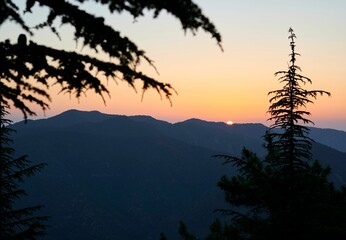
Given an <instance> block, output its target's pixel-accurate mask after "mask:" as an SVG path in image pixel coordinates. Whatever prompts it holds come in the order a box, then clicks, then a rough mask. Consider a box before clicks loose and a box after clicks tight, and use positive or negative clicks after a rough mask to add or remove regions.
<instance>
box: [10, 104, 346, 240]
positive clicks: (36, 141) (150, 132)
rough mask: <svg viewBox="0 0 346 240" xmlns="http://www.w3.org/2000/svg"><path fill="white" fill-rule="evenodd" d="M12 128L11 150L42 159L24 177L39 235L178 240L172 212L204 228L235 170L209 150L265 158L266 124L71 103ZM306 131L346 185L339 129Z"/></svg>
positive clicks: (199, 232)
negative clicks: (43, 219) (127, 112)
mask: <svg viewBox="0 0 346 240" xmlns="http://www.w3.org/2000/svg"><path fill="white" fill-rule="evenodd" d="M13 127H14V128H15V129H16V130H17V134H15V135H14V138H15V139H14V140H15V142H14V143H15V148H16V153H17V154H18V155H20V154H28V155H29V158H30V159H31V160H33V161H37V162H46V163H48V166H47V168H46V169H44V171H42V172H41V173H39V174H38V176H36V177H34V178H33V179H32V180H30V182H28V183H27V185H28V188H29V189H30V192H29V194H30V196H34V197H33V198H31V199H30V201H33V202H34V203H35V204H37V202H40V203H43V204H45V205H46V210H45V211H46V214H48V215H50V216H51V221H50V224H51V225H52V227H51V228H50V230H49V235H48V236H47V238H46V239H53V240H57V239H66V240H69V239H71V240H72V239H85V240H89V239H90V240H91V239H101V240H102V239H129V240H132V239H133V240H134V239H138V238H140V239H143V240H150V239H158V238H159V234H160V232H165V233H166V235H167V237H168V239H177V238H178V237H177V223H178V221H179V220H184V221H186V222H187V224H188V225H189V226H190V227H191V230H192V231H193V232H195V233H196V234H197V235H203V234H204V233H205V232H204V231H205V230H207V229H208V225H209V223H210V222H211V221H212V219H214V218H215V217H217V216H218V215H216V214H215V213H213V210H214V209H216V208H222V207H223V206H224V201H223V196H222V192H221V191H220V190H219V189H218V188H217V187H216V183H217V181H218V179H219V178H220V177H221V176H222V175H224V174H234V173H235V171H234V169H233V168H232V166H230V165H222V162H221V161H220V160H217V159H213V158H212V157H211V156H212V155H214V154H221V153H226V154H232V155H239V154H240V152H241V149H242V148H243V147H244V146H245V147H247V148H249V149H251V150H252V151H255V152H256V153H257V154H258V155H259V156H264V154H265V149H264V148H263V147H262V144H263V138H262V136H263V135H264V133H265V131H266V129H267V127H266V126H264V125H262V124H234V125H232V126H229V125H227V124H225V123H222V122H208V121H203V120H199V119H189V120H186V121H183V122H179V123H175V124H172V123H168V122H165V121H161V120H157V119H155V118H152V117H150V116H123V115H110V114H103V113H100V112H97V111H91V112H83V111H77V110H69V111H66V112H64V113H62V114H59V115H57V116H55V117H51V118H48V119H42V120H32V121H31V120H29V121H28V123H27V124H24V123H23V122H21V123H17V124H14V125H13ZM311 132H312V134H311V136H312V137H313V138H314V139H315V141H316V143H315V144H314V146H313V153H314V156H315V157H316V158H318V159H319V160H321V162H322V163H323V164H324V165H330V166H331V168H332V173H333V175H332V176H331V177H332V179H333V181H335V182H336V183H337V184H338V185H339V184H343V183H345V180H346V153H345V152H346V147H345V146H344V145H343V144H341V143H340V141H342V139H344V138H345V137H346V132H342V131H336V130H329V129H328V130H324V129H316V128H312V131H311ZM327 136H328V137H327ZM331 138H332V139H331ZM334 138H336V139H337V141H334V140H333V139H334ZM322 142H328V144H330V145H329V146H326V145H323V144H321V143H322ZM333 147H334V148H333ZM344 147H345V148H344ZM336 148H340V149H343V150H342V151H338V150H336ZM28 201H29V200H28ZM218 217H220V216H218Z"/></svg>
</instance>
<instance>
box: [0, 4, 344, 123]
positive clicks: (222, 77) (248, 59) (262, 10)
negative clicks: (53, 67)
mask: <svg viewBox="0 0 346 240" xmlns="http://www.w3.org/2000/svg"><path fill="white" fill-rule="evenodd" d="M195 2H196V3H197V4H198V5H199V6H200V7H201V8H202V9H203V12H204V14H205V15H206V16H208V17H209V18H210V19H211V21H212V22H213V23H214V24H215V25H216V27H217V28H218V30H219V31H220V32H221V34H222V37H223V48H224V50H225V51H224V52H222V51H221V50H220V48H219V47H218V46H217V44H216V42H215V40H213V39H211V38H210V35H208V34H207V33H204V32H202V31H199V32H198V33H197V35H196V36H193V35H192V34H191V33H190V32H187V33H184V32H183V31H182V28H181V25H180V23H179V21H178V20H177V19H175V18H174V17H172V16H171V15H168V14H166V12H162V13H161V14H160V16H159V17H158V19H153V18H152V13H151V12H148V14H147V16H146V17H142V18H139V19H137V21H135V22H134V21H133V18H132V17H130V16H129V15H127V14H122V15H120V16H119V15H116V16H107V17H106V22H107V23H109V24H111V25H112V26H114V28H115V29H117V30H121V31H122V33H123V34H124V35H126V36H128V37H129V38H130V39H131V40H133V41H134V42H135V43H136V44H137V45H138V46H139V47H140V48H141V49H143V50H145V51H146V53H147V55H148V56H149V57H150V58H151V59H153V60H154V61H155V66H156V67H157V69H158V71H159V75H157V73H156V72H155V70H154V69H152V68H150V67H149V66H147V65H145V64H143V65H142V69H143V71H145V72H146V73H147V74H148V75H150V76H152V77H154V78H157V79H158V80H161V81H163V82H169V83H171V84H172V85H173V86H174V88H175V89H176V90H177V92H178V95H174V96H173V97H172V102H173V106H170V103H169V102H168V101H167V100H165V99H162V100H161V99H160V96H159V95H158V94H157V93H156V92H155V91H153V90H150V91H147V92H146V93H145V95H144V99H143V101H141V97H142V94H141V90H140V88H138V92H137V93H136V92H135V91H134V90H133V89H131V88H130V87H129V86H128V85H127V84H126V83H125V82H121V81H118V83H117V84H116V83H114V82H111V81H110V82H109V84H108V86H109V89H110V90H111V98H110V99H107V98H106V105H104V103H103V101H102V99H101V98H100V97H99V96H96V95H94V94H93V93H91V92H89V93H87V97H86V98H85V97H82V98H81V99H79V100H77V99H75V98H73V97H71V98H70V97H69V96H68V95H63V94H58V91H59V88H58V87H52V88H51V90H50V91H51V96H52V98H53V102H52V103H51V105H50V108H51V110H49V111H47V112H46V113H45V114H44V113H43V112H42V111H41V110H39V109H37V108H34V109H37V114H38V118H44V117H50V116H53V115H56V114H58V113H60V112H63V111H65V110H67V109H71V108H74V109H80V110H98V111H101V112H104V113H111V114H124V115H151V116H153V117H155V118H158V119H162V120H167V121H170V122H177V121H183V120H186V119H188V118H200V119H204V120H208V121H223V122H226V121H228V120H232V121H233V122H236V123H244V122H260V123H264V124H267V125H268V123H267V122H266V119H267V118H268V117H269V116H268V114H266V111H267V109H268V107H269V102H268V100H269V97H268V96H267V93H268V92H269V91H271V90H275V89H278V88H280V84H279V83H278V81H277V78H276V77H275V76H274V73H275V72H276V71H279V70H287V65H288V61H289V57H288V54H289V53H290V48H289V40H288V34H289V33H288V29H289V28H290V27H292V28H293V29H294V31H295V34H296V35H297V40H296V44H297V51H298V52H299V53H300V54H301V57H300V58H298V62H297V64H298V65H299V66H300V67H301V68H302V70H303V72H302V74H303V75H304V76H306V77H309V78H311V79H312V81H313V85H307V86H306V88H307V89H311V90H312V89H323V90H326V91H330V92H331V93H332V97H327V96H325V97H321V98H319V99H318V100H316V101H315V104H314V105H309V106H308V110H309V111H310V112H311V113H312V115H311V120H313V121H314V122H315V123H316V126H317V127H324V128H336V129H342V130H346V93H345V92H346V1H345V0H328V1H327V0H303V1H301V0H290V1H288V0H241V1H239V0H238V1H235V0H195ZM86 8H87V9H88V10H90V9H93V12H95V13H96V14H98V15H105V14H107V12H106V11H105V9H101V8H95V7H93V6H86ZM40 15H42V14H40ZM38 18H39V17H37V16H33V15H31V16H29V15H28V20H30V21H33V22H35V21H37V19H38ZM19 32H20V30H19V29H17V28H14V27H13V25H11V24H6V25H4V26H1V28H0V33H1V34H0V36H1V39H5V38H12V39H16V36H18V33H19ZM61 32H62V37H63V39H62V40H61V41H60V40H58V39H57V38H56V37H55V36H54V35H53V34H52V33H50V32H48V31H43V32H40V33H38V34H37V35H35V36H34V37H33V39H35V40H37V41H39V42H40V43H42V44H46V45H49V46H55V47H57V48H65V49H68V50H77V51H80V52H82V53H87V52H86V51H87V50H85V49H82V48H81V46H79V45H78V44H77V45H76V43H75V42H73V41H72V35H71V31H70V28H69V27H62V28H61ZM12 118H13V119H14V120H20V119H21V118H22V115H21V114H20V113H19V112H18V111H12Z"/></svg>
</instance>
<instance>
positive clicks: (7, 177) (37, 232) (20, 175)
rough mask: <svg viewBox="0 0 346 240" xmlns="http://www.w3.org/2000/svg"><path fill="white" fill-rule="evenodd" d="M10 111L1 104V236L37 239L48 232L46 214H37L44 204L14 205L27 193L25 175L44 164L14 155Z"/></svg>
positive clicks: (5, 238) (24, 239) (2, 237)
mask: <svg viewBox="0 0 346 240" xmlns="http://www.w3.org/2000/svg"><path fill="white" fill-rule="evenodd" d="M6 115H7V111H6V109H5V106H4V105H2V104H1V105H0V123H1V130H0V141H1V144H0V239H1V240H10V239H13V240H14V239H16V240H26V239H28V240H29V239H30V240H31V239H36V238H37V237H38V236H42V235H44V234H45V228H46V225H45V221H46V220H47V217H45V216H36V215H35V214H36V212H37V211H38V210H40V209H41V208H42V206H41V205H37V206H29V207H23V208H17V207H16V206H15V204H16V203H17V201H18V200H20V199H21V198H22V197H23V196H25V195H26V192H25V190H24V189H22V188H21V186H20V184H22V183H23V181H24V179H25V178H26V177H29V176H32V175H34V174H35V173H36V172H38V171H40V170H41V169H42V168H43V167H44V165H45V164H35V165H32V164H31V162H30V161H29V160H28V159H27V156H21V157H18V158H14V157H13V154H14V149H13V148H11V147H10V144H11V142H12V140H11V133H13V131H14V130H13V129H11V128H10V127H9V124H11V121H10V120H8V119H6Z"/></svg>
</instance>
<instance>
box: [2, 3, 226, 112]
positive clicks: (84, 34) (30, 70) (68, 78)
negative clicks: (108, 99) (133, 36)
mask: <svg viewBox="0 0 346 240" xmlns="http://www.w3.org/2000/svg"><path fill="white" fill-rule="evenodd" d="M19 2H21V1H18V0H4V1H0V26H1V25H2V24H3V23H4V22H5V21H7V20H10V21H13V22H15V23H17V24H18V25H20V26H21V27H22V29H23V30H24V31H25V33H27V34H29V35H30V36H32V35H34V33H35V31H39V30H41V29H44V28H49V29H50V30H51V31H52V32H53V33H55V34H56V35H57V37H59V38H60V37H61V36H60V34H59V30H58V29H57V27H56V26H57V25H58V24H57V22H58V21H60V22H61V25H69V26H71V27H72V28H73V29H74V40H75V41H81V42H82V43H83V46H86V47H89V48H91V49H93V50H95V52H96V56H99V55H98V54H97V53H98V52H103V53H106V54H107V55H108V56H109V57H110V61H104V60H100V59H97V58H95V57H92V56H89V55H82V54H80V53H76V52H67V51H64V50H61V49H58V47H57V48H50V47H46V46H42V45H40V44H38V43H35V42H33V41H27V40H26V36H25V35H24V34H21V35H20V36H19V37H18V42H17V43H16V44H14V43H11V42H10V41H9V40H6V41H4V42H1V43H0V62H1V64H0V77H1V83H0V84H1V85H0V89H1V94H0V100H1V102H4V103H5V104H8V105H10V104H13V105H14V106H15V107H16V108H18V109H20V110H21V111H22V113H23V114H24V117H25V118H27V117H28V115H34V114H35V113H34V112H33V111H32V110H31V109H30V108H29V106H28V105H27V103H28V102H32V103H35V104H37V105H39V106H40V107H41V108H42V109H43V110H46V109H47V108H48V107H49V105H48V103H49V101H50V96H49V94H48V92H47V89H48V88H49V85H50V82H49V80H53V83H55V84H59V85H61V91H62V92H67V93H69V94H74V95H75V96H76V97H80V96H81V95H82V94H84V93H85V92H86V91H87V90H93V91H95V92H96V93H97V94H98V95H100V96H101V97H102V98H103V96H104V94H109V90H108V89H107V88H106V86H105V84H104V83H103V82H102V77H106V78H107V79H108V78H111V79H114V80H116V79H121V80H124V81H125V82H127V83H128V84H130V85H131V86H132V87H135V85H134V84H135V81H136V80H139V81H141V82H142V83H143V85H142V89H143V92H144V91H145V90H147V89H149V88H154V89H156V90H157V91H158V92H159V93H160V94H161V93H163V94H164V95H165V96H166V97H167V98H168V99H169V100H170V96H171V94H172V90H173V88H172V86H171V85H170V84H167V83H163V82H159V81H157V80H155V79H154V78H151V77H149V76H147V75H145V74H143V73H142V72H140V71H138V70H137V68H136V67H137V65H138V64H139V63H140V62H141V61H143V60H144V61H146V62H148V63H149V64H150V65H152V66H153V62H152V60H151V59H150V58H149V57H148V56H147V55H146V54H145V52H144V51H143V50H141V49H139V48H138V47H137V46H136V44H134V43H133V42H132V41H131V40H130V39H128V38H127V37H125V36H122V34H121V33H120V32H119V31H117V30H115V29H114V28H112V27H111V26H109V25H107V24H106V23H105V22H104V18H103V17H101V16H95V15H93V14H91V13H89V12H87V11H86V10H82V9H81V7H82V5H83V4H85V3H87V2H94V3H96V4H99V5H104V6H106V7H107V8H108V9H109V12H110V13H112V14H116V13H121V12H128V13H129V14H131V15H132V16H133V17H134V18H138V17H140V16H143V15H144V12H145V11H146V10H153V14H154V18H156V17H157V16H158V15H159V13H160V12H161V11H162V10H166V11H167V12H168V13H170V14H172V15H173V16H175V17H177V18H178V19H179V20H180V22H181V24H182V27H183V29H184V30H185V31H186V30H190V31H191V32H192V33H193V34H195V33H196V32H197V30H198V29H203V30H204V31H206V32H208V33H210V34H211V36H212V38H215V39H216V41H217V43H218V44H219V46H220V47H221V35H220V34H219V33H218V31H217V30H216V28H215V26H214V25H213V24H212V23H211V22H210V21H209V19H208V18H207V17H206V16H204V15H203V13H202V10H201V9H200V8H199V7H198V6H197V5H196V4H195V3H193V2H192V1H191V0H179V1H170V0H159V1H157V0H135V1H132V0H120V1H113V0H102V1H100V0H78V1H73V2H71V1H65V0H59V1H51V0H26V1H25V3H26V5H25V6H26V7H25V10H24V13H22V12H21V10H20V8H19V7H18V5H19ZM35 5H36V6H35ZM34 6H35V7H39V8H48V10H49V14H48V16H47V18H46V20H45V21H44V22H42V23H39V24H37V25H36V26H29V25H28V24H27V22H26V21H25V20H24V18H23V15H24V14H25V13H28V12H29V13H31V12H33V11H35V9H34Z"/></svg>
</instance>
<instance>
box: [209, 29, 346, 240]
mask: <svg viewBox="0 0 346 240" xmlns="http://www.w3.org/2000/svg"><path fill="white" fill-rule="evenodd" d="M289 31H290V36H289V38H290V39H291V42H290V46H291V51H292V52H291V54H290V57H291V59H290V66H289V69H288V71H280V72H277V73H276V75H279V74H282V75H283V76H282V77H280V78H279V81H280V82H282V83H284V87H283V89H280V90H275V91H272V92H270V93H269V94H274V97H272V98H271V99H270V102H271V106H270V107H269V111H268V112H269V113H270V114H271V117H270V118H269V120H273V121H274V123H273V124H272V125H271V127H270V128H269V130H268V131H267V132H266V134H265V141H266V144H265V147H266V149H267V155H266V157H265V159H263V160H262V159H260V158H259V157H258V156H257V155H256V154H255V153H253V152H251V151H249V150H247V149H243V152H242V156H241V157H240V158H238V157H233V156H227V155H218V156H217V157H221V158H223V159H225V164H226V163H231V164H233V165H234V166H235V167H236V168H237V169H238V174H237V175H235V176H232V177H230V178H229V177H227V176H223V177H222V178H221V180H220V181H219V183H218V186H219V187H220V188H221V189H222V190H223V191H224V192H225V200H226V202H227V203H229V204H230V206H231V208H230V209H219V210H217V211H218V212H221V213H222V214H224V215H226V216H227V217H229V221H228V222H225V223H224V224H222V223H221V222H220V221H219V220H217V221H215V222H214V223H213V224H212V225H211V229H210V230H211V233H210V234H209V236H208V237H207V239H210V240H219V239H232V240H233V239H263V240H270V239H272V240H274V239H287V240H293V239H295V240H296V239H343V238H345V237H346V189H345V187H342V188H341V189H336V188H335V187H334V185H333V183H331V182H329V181H328V176H329V174H330V169H329V168H328V167H327V168H325V167H322V166H321V165H320V163H319V162H318V161H317V160H315V161H312V160H313V157H312V153H311V141H312V140H311V139H310V138H309V137H308V133H309V129H308V128H307V127H306V126H303V125H300V124H308V123H312V121H311V120H309V119H307V118H306V116H308V115H310V113H309V112H308V111H306V110H301V108H305V107H306V105H307V104H308V103H312V100H311V98H316V97H317V95H319V94H321V95H323V94H327V95H330V93H328V92H326V91H322V90H313V91H308V90H305V89H303V88H302V87H301V86H300V85H301V84H306V83H311V80H310V79H308V78H306V77H304V76H302V75H300V74H299V73H297V72H298V71H300V68H299V67H298V66H297V65H296V64H295V62H296V56H297V55H298V53H296V52H295V41H294V39H295V37H296V36H295V35H294V33H293V30H292V29H290V30H289Z"/></svg>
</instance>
